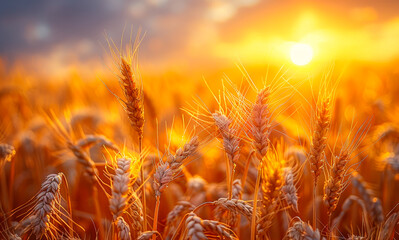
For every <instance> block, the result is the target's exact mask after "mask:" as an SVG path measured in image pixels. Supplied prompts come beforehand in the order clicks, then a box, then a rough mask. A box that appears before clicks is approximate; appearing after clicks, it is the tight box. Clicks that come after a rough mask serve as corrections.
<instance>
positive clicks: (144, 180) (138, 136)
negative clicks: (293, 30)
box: [0, 34, 399, 240]
mask: <svg viewBox="0 0 399 240" xmlns="http://www.w3.org/2000/svg"><path fill="white" fill-rule="evenodd" d="M145 41H146V38H145V37H143V36H142V35H140V34H138V36H137V38H136V40H135V41H134V40H133V41H130V42H128V43H127V44H122V45H121V46H119V45H118V44H115V43H114V42H113V41H112V39H110V38H107V39H106V44H105V45H106V47H105V48H106V56H107V58H106V60H104V62H106V65H107V70H106V72H107V73H106V74H102V75H100V76H99V75H98V73H96V72H95V71H94V70H93V71H92V72H91V71H90V70H91V69H90V68H88V71H87V72H88V74H87V72H85V73H81V72H72V73H71V74H70V75H68V77H66V78H64V79H61V80H60V79H52V80H51V79H40V76H39V75H35V73H31V72H29V70H28V68H26V69H24V68H19V67H18V65H17V66H16V67H10V65H7V64H5V63H4V62H2V61H0V113H1V114H0V239H15V240H16V239H112V240H114V239H120V240H132V239H140V240H145V239H152V240H155V239H165V240H166V239H168V240H178V239H193V240H197V239H251V240H254V239H270V240H274V239H284V240H290V239H292V240H322V239H326V240H333V239H337V240H338V239H353V240H355V239H356V240H360V239H370V240H392V239H399V226H398V222H399V206H398V205H399V194H398V192H397V191H398V190H399V121H398V117H399V115H398V114H399V112H398V110H399V105H398V101H399V97H398V94H397V93H399V85H398V84H397V81H398V77H399V75H398V71H397V67H396V66H397V64H394V63H393V64H386V65H384V66H377V65H373V64H366V63H362V64H352V65H350V66H349V67H348V66H347V65H346V64H345V63H342V62H339V61H336V62H335V61H329V62H328V63H327V64H324V65H323V64H320V65H323V66H322V67H320V68H319V69H318V70H317V71H315V72H314V74H308V73H307V72H306V71H310V70H309V69H305V70H303V69H302V70H298V68H293V67H290V66H289V65H286V64H281V65H278V64H270V65H267V66H253V65H250V64H249V66H248V67H247V66H246V65H245V63H241V62H238V63H237V64H235V63H234V62H233V63H232V64H231V66H229V67H227V68H221V69H218V70H209V69H196V70H197V71H195V72H192V73H190V74H186V75H178V74H176V75H175V74H173V73H170V74H165V75H162V76H160V75H157V74H155V73H151V72H146V71H142V69H141V67H140V54H139V51H138V50H139V49H140V44H141V43H142V42H145ZM300 46H301V45H298V47H300ZM304 49H306V48H304ZM300 50H303V49H300ZM294 57H295V56H294ZM302 60H303V61H305V60H306V59H303V58H300V59H296V58H293V62H294V63H295V64H297V65H302ZM306 61H307V60H306ZM309 61H310V59H309ZM305 64H307V63H304V64H303V65H305ZM200 66H201V65H200ZM200 66H199V67H198V68H201V67H200ZM207 71H208V72H207ZM198 72H200V73H198ZM201 72H202V73H206V74H205V75H206V76H204V74H201Z"/></svg>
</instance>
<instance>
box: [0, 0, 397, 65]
mask: <svg viewBox="0 0 399 240" xmlns="http://www.w3.org/2000/svg"><path fill="white" fill-rule="evenodd" d="M139 28H141V29H142V32H143V33H144V34H143V35H142V36H144V38H143V41H142V44H141V47H140V61H141V62H142V63H143V64H144V65H146V66H147V68H149V69H160V70H162V69H167V68H173V67H175V68H176V67H179V68H186V69H190V68H195V67H199V66H214V65H215V64H219V65H220V64H224V63H225V64H230V65H231V64H234V62H237V61H238V60H239V61H243V62H244V63H246V64H256V63H259V62H275V63H276V64H281V63H283V62H284V61H287V58H289V49H290V46H292V44H294V43H296V42H304V43H307V44H309V45H310V46H312V48H313V49H314V61H315V62H317V61H324V60H326V59H328V60H331V59H334V60H336V59H338V60H340V59H343V60H347V61H369V62H373V61H374V62H389V61H395V60H396V59H398V58H399V44H397V43H396V42H397V41H399V1H396V0H390V1H384V0H382V1H374V0H354V1H342V0H336V1H297V0H285V1H272V0H267V1H261V0H215V1H212V0H143V1H127V0H114V1H110V0H58V1H54V0H36V1H27V0H19V1H4V2H3V3H2V7H1V8H0V34H1V38H0V58H1V59H3V61H5V62H7V63H14V62H20V63H21V62H22V63H23V64H25V65H26V66H33V67H34V68H36V69H43V68H44V69H51V68H54V69H57V68H60V67H62V66H68V65H71V64H77V63H79V64H83V65H85V64H87V65H90V64H95V63H97V62H101V61H103V59H104V58H106V57H107V56H108V55H107V46H106V36H109V37H110V38H112V39H113V40H114V41H115V42H116V43H117V44H118V45H119V42H120V40H121V38H122V36H125V38H124V43H128V42H129V34H130V33H131V32H132V33H133V38H134V37H135V34H136V33H137V31H138V29H139ZM43 66H46V67H43Z"/></svg>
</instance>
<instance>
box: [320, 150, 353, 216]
mask: <svg viewBox="0 0 399 240" xmlns="http://www.w3.org/2000/svg"><path fill="white" fill-rule="evenodd" d="M334 159H335V160H334V165H333V167H332V169H331V176H330V177H329V178H328V179H327V181H326V183H325V185H324V202H325V203H326V205H327V214H328V215H329V216H331V214H332V213H333V211H334V210H335V209H336V208H337V204H338V201H339V197H340V196H341V192H342V190H343V186H344V182H343V181H344V174H345V171H346V169H345V166H346V164H347V163H348V162H349V160H350V154H349V152H348V151H343V152H341V153H340V155H339V156H337V157H335V158H334Z"/></svg>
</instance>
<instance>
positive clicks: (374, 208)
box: [352, 172, 384, 224]
mask: <svg viewBox="0 0 399 240" xmlns="http://www.w3.org/2000/svg"><path fill="white" fill-rule="evenodd" d="M352 185H353V186H354V187H355V188H356V189H357V190H358V192H359V194H360V196H361V197H362V199H363V201H364V202H365V203H366V208H367V211H368V213H369V214H370V216H371V219H372V220H373V223H374V224H380V223H381V222H383V221H384V214H383V211H382V206H381V201H380V200H379V199H378V198H375V197H373V193H372V191H371V189H370V188H369V187H368V186H367V185H368V184H367V183H366V182H365V181H364V180H363V178H362V176H360V174H359V173H358V172H353V173H352Z"/></svg>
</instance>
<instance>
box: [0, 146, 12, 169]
mask: <svg viewBox="0 0 399 240" xmlns="http://www.w3.org/2000/svg"><path fill="white" fill-rule="evenodd" d="M14 155H15V149H14V147H13V146H11V145H8V144H5V143H2V144H0V166H1V165H2V164H3V163H4V162H8V161H11V159H12V157H13V156H14Z"/></svg>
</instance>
